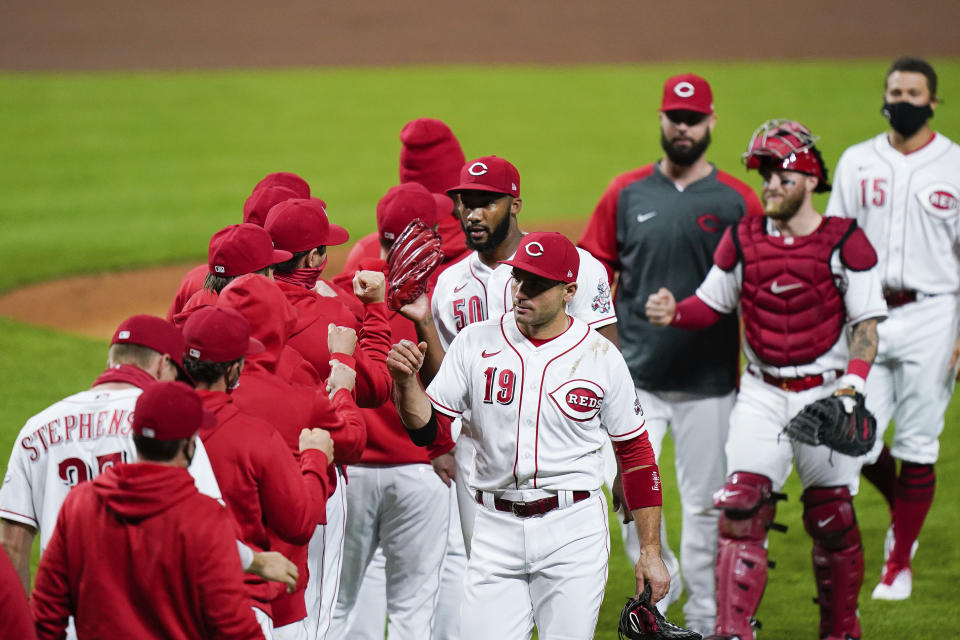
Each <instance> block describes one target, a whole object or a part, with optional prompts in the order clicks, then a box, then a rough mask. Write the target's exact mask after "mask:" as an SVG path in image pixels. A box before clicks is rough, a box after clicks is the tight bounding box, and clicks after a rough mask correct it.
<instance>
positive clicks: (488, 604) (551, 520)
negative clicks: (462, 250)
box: [387, 233, 670, 640]
mask: <svg viewBox="0 0 960 640" xmlns="http://www.w3.org/2000/svg"><path fill="white" fill-rule="evenodd" d="M478 235H479V234H478ZM468 237H469V238H470V239H471V240H472V241H475V240H476V239H477V236H476V235H474V236H468ZM504 264H505V265H507V266H508V267H512V274H513V275H512V278H513V282H514V283H513V285H512V286H511V306H512V308H513V311H510V312H507V313H504V314H502V315H501V316H499V317H498V318H494V319H491V320H489V321H482V322H476V323H473V324H471V325H470V326H468V327H465V328H464V329H463V330H462V331H461V332H460V333H459V334H458V335H457V336H456V338H455V339H454V340H453V342H452V343H451V345H450V349H449V351H448V353H447V354H446V356H445V357H444V359H443V364H442V365H441V367H440V371H439V372H438V373H437V375H436V376H435V377H434V379H433V381H432V382H431V383H430V385H429V386H428V387H427V390H426V392H424V390H423V389H422V387H421V386H420V382H419V380H418V379H417V376H416V372H417V370H418V369H419V367H420V365H421V363H422V361H423V352H424V351H425V350H426V348H427V345H426V343H420V344H419V345H417V344H415V343H413V342H410V341H407V340H405V341H403V342H401V343H399V344H397V345H394V347H393V348H392V349H391V352H390V357H389V358H388V360H387V365H388V367H390V372H391V375H393V377H394V403H395V404H396V405H397V408H398V409H399V411H400V417H401V419H402V420H403V423H404V425H405V426H406V427H407V429H409V430H410V433H411V438H412V439H413V441H414V442H416V443H418V444H421V445H423V444H427V443H430V442H432V441H433V440H434V439H435V437H436V432H437V417H436V412H438V411H439V412H441V413H443V414H445V415H447V416H449V417H458V416H462V417H463V429H464V431H465V432H466V433H468V435H469V437H470V439H471V441H473V442H474V443H475V453H476V456H475V460H474V462H473V463H472V464H471V465H470V467H469V469H468V476H469V477H468V479H467V484H468V486H469V488H470V492H471V495H470V497H471V499H472V500H474V501H475V502H476V503H477V504H478V507H477V513H476V523H475V528H474V536H473V538H472V541H471V554H470V559H469V561H468V563H467V571H466V577H465V581H464V585H465V591H464V600H463V606H462V609H461V611H462V614H461V621H460V633H461V637H462V638H464V639H468V640H469V639H472V638H528V637H529V636H530V633H531V630H532V629H533V627H534V626H536V627H537V628H538V630H539V633H540V635H541V636H542V637H544V638H551V637H564V638H592V637H593V632H594V628H595V626H596V621H597V614H598V612H599V608H600V603H601V600H602V599H603V591H604V587H605V582H606V575H607V545H608V544H609V533H608V531H607V507H606V500H605V499H604V497H603V493H602V491H601V489H600V486H601V484H602V482H603V477H602V468H603V459H602V455H601V452H600V449H601V447H602V446H603V443H604V441H605V440H606V439H607V438H611V439H613V440H614V442H615V443H616V447H617V451H618V455H619V457H620V459H621V462H622V464H623V468H624V473H623V484H624V494H625V497H626V501H627V503H628V505H629V508H630V509H631V510H632V511H633V514H634V516H635V519H636V523H637V524H636V526H637V527H638V532H639V534H640V539H641V541H642V544H643V550H642V552H641V558H640V562H639V563H638V564H637V566H636V576H637V589H638V592H639V591H642V590H643V588H644V586H645V584H646V583H647V582H649V583H650V585H651V587H652V590H653V597H654V599H655V600H659V599H660V598H662V597H663V595H664V594H665V593H666V592H667V589H668V588H669V580H670V579H669V574H668V573H667V570H666V568H665V567H664V565H663V561H662V560H661V559H660V549H659V546H660V544H659V539H660V536H659V527H660V506H659V505H660V503H661V496H660V480H659V475H658V471H657V467H656V463H655V462H654V460H653V450H652V449H651V448H650V445H649V442H648V441H647V437H646V429H645V427H644V423H643V410H642V408H641V406H640V402H639V400H637V399H636V395H635V393H634V390H633V388H632V385H631V384H630V382H629V374H628V370H627V365H626V363H625V362H624V360H623V357H622V356H621V355H620V354H619V352H618V351H617V349H616V347H615V346H614V345H613V344H612V343H611V342H610V341H608V340H607V339H605V338H603V337H602V336H601V335H599V334H598V333H597V332H595V331H591V329H590V326H589V325H588V324H587V323H585V322H583V321H581V320H579V319H577V318H575V317H573V316H569V315H567V312H566V309H567V308H568V305H569V304H570V303H571V302H572V301H573V298H574V295H575V294H576V291H577V279H578V278H577V276H578V269H579V265H580V254H579V252H578V250H577V249H576V248H575V247H574V246H573V244H572V243H571V242H570V241H569V240H567V239H566V238H565V237H563V236H562V235H561V234H559V233H531V234H529V235H527V236H525V237H524V238H523V240H522V241H521V242H520V244H519V246H518V248H517V251H516V253H515V255H514V256H513V258H512V259H510V260H506V261H504Z"/></svg>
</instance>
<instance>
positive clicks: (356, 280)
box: [353, 271, 387, 304]
mask: <svg viewBox="0 0 960 640" xmlns="http://www.w3.org/2000/svg"><path fill="white" fill-rule="evenodd" d="M353 292H354V293H355V294H356V296H357V297H358V298H359V299H360V302H363V303H364V304H367V303H370V302H383V301H384V299H385V298H386V295H387V277H386V276H384V275H383V272H382V271H357V273H356V274H354V276H353Z"/></svg>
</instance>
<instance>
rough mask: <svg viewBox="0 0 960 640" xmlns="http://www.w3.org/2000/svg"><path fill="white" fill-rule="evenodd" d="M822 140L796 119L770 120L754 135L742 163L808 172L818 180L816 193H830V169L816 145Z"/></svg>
mask: <svg viewBox="0 0 960 640" xmlns="http://www.w3.org/2000/svg"><path fill="white" fill-rule="evenodd" d="M819 139H820V138H819V136H815V135H813V134H812V133H810V130H809V129H807V128H806V127H805V126H804V125H802V124H801V123H799V122H797V121H796V120H767V121H766V122H764V123H763V124H762V125H760V127H759V128H757V130H756V131H754V132H753V136H752V137H751V138H750V144H748V145H747V151H746V152H745V153H744V154H743V161H744V164H746V165H747V169H760V168H762V167H770V168H773V169H784V170H787V171H799V172H800V173H806V174H808V175H811V176H814V177H816V178H818V179H819V182H818V184H817V188H816V189H815V191H817V192H822V191H829V190H830V184H829V183H828V182H827V167H826V165H825V164H824V163H823V158H822V157H821V156H820V151H819V150H818V149H817V148H816V147H815V146H814V144H815V143H816V142H817V140H819Z"/></svg>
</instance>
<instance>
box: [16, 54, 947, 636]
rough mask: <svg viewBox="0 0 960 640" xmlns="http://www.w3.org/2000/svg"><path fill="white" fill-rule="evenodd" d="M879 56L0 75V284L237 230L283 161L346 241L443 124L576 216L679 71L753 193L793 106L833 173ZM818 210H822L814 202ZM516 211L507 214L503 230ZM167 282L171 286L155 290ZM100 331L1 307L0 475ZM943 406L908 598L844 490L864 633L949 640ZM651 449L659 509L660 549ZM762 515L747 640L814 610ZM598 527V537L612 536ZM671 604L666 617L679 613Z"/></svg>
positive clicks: (644, 139)
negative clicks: (780, 123)
mask: <svg viewBox="0 0 960 640" xmlns="http://www.w3.org/2000/svg"><path fill="white" fill-rule="evenodd" d="M887 62H888V61H886V60H883V61H854V62H803V63H763V64H754V63H749V64H747V63H743V64H698V63H689V64H669V65H658V66H656V67H652V66H650V67H645V66H622V67H618V66H596V67H594V66H591V67H575V68H449V67H436V68H412V69H407V68H405V69H356V70H315V71H306V70H290V71H270V72H268V71H256V72H223V73H214V72H195V73H145V74H121V73H116V74H113V73H111V74H76V75H55V74H0V140H3V143H2V148H3V152H2V154H3V156H2V157H3V160H4V162H3V165H4V170H3V171H2V172H0V194H3V197H2V198H0V225H2V228H3V229H4V231H3V233H2V234H0V261H2V262H0V264H2V267H3V268H2V269H0V291H4V290H8V289H11V288H13V287H16V286H20V285H23V284H27V283H30V282H37V281H42V280H47V279H50V278H54V277H58V276H63V275H66V274H73V273H81V272H98V271H105V270H122V269H129V268H132V267H137V266H143V265H152V264H160V263H169V262H174V261H177V260H182V259H196V258H198V257H201V256H203V255H205V250H206V244H207V239H208V238H209V236H210V234H211V233H212V232H213V231H215V230H216V229H218V228H220V227H222V226H224V225H226V224H230V223H232V222H238V221H239V218H240V215H241V206H242V203H243V200H244V198H245V197H246V196H247V194H248V193H249V191H250V189H251V188H252V186H253V184H254V183H255V182H256V181H257V180H259V179H260V178H261V177H262V176H263V175H264V174H265V173H267V172H269V171H276V170H288V171H295V172H297V173H300V174H301V175H303V176H304V177H305V178H307V180H308V181H309V182H310V184H311V185H312V187H313V189H314V192H315V194H317V195H319V196H320V197H323V198H324V199H325V200H326V201H327V202H328V203H329V205H330V208H329V212H330V215H331V218H332V219H333V220H334V221H335V222H337V223H339V224H342V225H344V226H346V227H347V228H348V229H350V231H351V234H352V235H354V236H355V237H358V236H360V235H362V234H364V233H366V232H368V231H370V230H372V229H373V225H374V218H373V212H374V208H375V205H376V201H377V199H378V198H379V196H380V195H382V193H383V192H384V191H386V189H387V188H388V187H389V186H391V185H392V184H394V183H395V182H396V180H397V156H398V153H399V141H398V139H397V135H398V133H399V130H400V127H401V126H402V125H403V124H404V123H405V122H406V121H408V120H410V119H412V118H415V117H420V116H432V117H439V118H442V119H444V120H446V121H447V122H448V123H449V124H450V125H451V127H452V128H453V129H454V131H455V132H456V133H457V135H458V136H459V138H460V140H461V142H462V144H463V147H464V149H465V151H466V153H467V155H468V157H470V156H479V155H486V154H490V153H495V154H497V155H502V156H505V157H507V158H509V159H510V160H511V161H513V162H514V163H515V164H516V165H517V166H518V167H519V169H520V172H521V177H522V191H523V195H524V209H523V212H522V214H521V216H522V220H524V219H525V220H537V221H547V220H551V219H563V218H585V217H586V216H587V215H588V214H589V212H590V211H591V210H592V208H593V205H594V204H595V202H596V200H597V198H598V197H599V195H600V193H601V191H602V190H603V188H604V187H605V186H606V184H607V183H608V182H609V180H610V179H611V178H612V177H613V176H614V175H616V174H617V173H619V172H621V171H624V170H627V169H629V168H632V167H635V166H638V165H640V164H643V163H646V162H649V161H651V160H653V159H655V158H657V157H659V155H660V149H659V143H658V128H657V124H656V110H657V106H658V104H659V99H660V91H661V86H662V82H663V80H664V79H665V78H666V77H667V76H669V75H671V74H674V73H680V72H685V71H688V70H694V71H696V72H698V73H701V74H702V75H704V76H706V77H707V78H708V79H709V80H710V81H711V84H712V85H713V88H714V94H715V103H716V108H717V114H718V118H719V123H718V126H717V129H716V131H715V133H714V138H713V139H714V142H713V146H712V147H711V150H710V152H709V156H710V158H711V159H712V160H713V161H714V162H716V163H717V164H718V165H719V166H721V167H722V168H724V169H725V170H727V171H730V172H731V173H733V174H734V175H737V176H739V177H743V178H745V179H746V180H748V182H749V183H750V184H754V185H756V184H758V180H757V177H756V175H755V174H754V175H750V176H747V174H746V173H745V172H744V171H743V168H742V165H740V164H739V155H740V153H741V152H742V150H743V148H744V147H745V146H746V143H747V140H748V139H749V136H750V133H751V132H752V131H753V129H754V128H755V127H756V126H757V125H759V124H760V123H761V122H762V121H763V120H765V119H767V118H771V117H791V118H797V119H800V120H802V121H803V122H805V123H806V124H807V125H809V126H810V127H811V129H813V131H814V132H815V133H817V134H819V135H821V137H822V140H821V142H820V145H819V146H820V147H821V149H822V150H823V152H824V155H825V158H826V160H827V162H828V163H829V164H830V165H831V166H833V165H834V164H835V163H836V161H837V159H838V158H839V154H840V153H841V151H842V150H843V149H844V148H845V147H847V146H848V145H850V144H852V143H854V142H857V141H859V140H862V139H865V138H867V137H869V136H871V135H874V134H875V133H877V132H879V131H881V130H882V129H883V128H884V124H885V123H884V121H883V119H882V116H881V115H880V113H879V110H880V106H881V102H882V98H881V86H882V79H883V73H884V70H885V68H886V64H887ZM935 64H936V66H937V69H938V71H939V73H940V84H941V91H940V93H941V96H942V97H943V98H944V104H943V106H942V108H941V109H939V110H938V111H937V116H936V118H935V119H934V125H935V127H936V128H937V129H938V130H941V131H943V132H944V133H946V134H947V135H948V136H950V137H952V138H954V139H958V138H960V108H957V107H956V106H955V105H954V101H953V97H954V96H955V95H958V89H960V61H958V60H937V61H935ZM817 202H818V204H819V205H820V207H821V208H822V206H823V205H824V204H825V200H824V199H823V198H822V197H821V198H820V199H819V200H818V201H817ZM522 220H521V222H522ZM172 293H173V292H171V295H172ZM105 353H106V343H104V342H99V341H93V340H87V339H81V338H77V337H73V336H67V335H63V334H58V333H56V332H51V331H47V330H40V329H36V328H33V327H27V326H24V325H21V324H18V323H15V322H12V321H8V320H2V319H0V386H2V388H3V389H4V392H3V402H2V403H0V469H4V468H5V466H6V461H7V456H8V452H9V451H10V449H11V447H12V446H13V444H14V440H15V438H16V434H17V432H18V430H19V428H20V426H21V425H22V424H23V422H24V420H25V419H26V418H27V417H29V416H30V415H31V414H33V413H35V412H37V411H39V410H40V409H41V408H43V407H44V406H46V405H47V404H49V403H51V402H53V401H55V400H57V399H59V398H62V397H64V396H66V395H68V394H70V393H72V392H74V391H76V390H79V389H81V388H83V387H85V386H87V385H89V384H90V382H91V381H92V380H93V379H94V377H95V376H96V375H97V373H98V372H99V371H100V370H101V368H102V366H103V360H104V356H105ZM958 411H960V409H958V408H957V406H956V403H954V406H952V407H951V410H950V412H949V413H948V416H947V427H946V431H945V434H944V438H943V449H942V455H941V463H940V464H939V465H938V467H937V470H938V476H939V477H940V482H939V488H938V494H937V498H936V502H935V504H934V507H933V510H932V512H931V515H930V517H929V518H928V521H927V525H926V527H925V529H924V531H923V535H922V537H921V544H920V550H919V552H918V554H917V557H916V559H915V574H916V576H915V585H914V593H915V595H914V597H913V599H911V600H910V601H907V602H904V603H891V604H879V603H876V602H873V601H871V600H870V598H869V592H870V590H871V589H872V587H873V584H874V583H875V581H876V579H877V578H878V577H879V571H880V564H881V556H880V554H881V547H882V540H883V534H884V531H885V530H886V526H887V515H886V509H885V508H884V507H883V505H882V500H881V498H880V497H879V494H877V493H876V491H874V490H873V489H872V488H870V487H864V489H863V491H862V492H861V494H860V495H859V496H858V498H857V509H858V515H859V518H860V521H861V527H862V531H863V536H864V544H865V546H866V560H867V577H866V581H865V586H864V593H863V597H862V599H861V603H860V605H861V615H862V618H863V622H864V629H865V635H864V638H883V639H887V638H890V639H894V638H896V639H898V640H899V639H906V640H912V639H928V638H945V637H950V636H952V635H954V634H953V633H950V632H945V631H944V630H949V629H956V628H957V627H958V626H960V625H958V622H960V613H958V607H957V602H958V601H957V598H956V596H955V595H954V594H955V589H954V586H955V585H954V580H952V579H951V578H952V577H953V576H954V575H955V574H956V569H955V567H957V566H958V553H960V552H958V550H957V544H956V542H957V540H958V538H957V535H956V531H958V530H960V515H958V511H957V509H956V508H955V507H951V506H950V505H952V504H956V503H957V502H958V500H960V481H958V480H957V474H958V473H960V469H958V468H957V467H958V462H957V460H958V454H960V452H958V447H960V437H958V436H957V435H956V433H955V429H956V428H957V425H958V424H960V416H958V414H957V412H958ZM670 459H671V451H670V449H669V448H668V449H667V450H666V452H665V455H664V459H663V461H662V462H663V467H664V478H665V480H666V486H667V497H666V500H667V507H666V512H665V513H666V517H667V521H668V524H669V526H670V527H671V531H672V540H673V541H674V543H675V544H676V543H678V541H679V511H678V508H677V506H676V505H677V500H676V494H675V491H673V490H672V485H673V471H672V464H670V462H669V461H670ZM786 490H787V492H788V493H789V495H790V501H789V502H787V503H786V504H785V505H783V506H782V507H781V508H780V510H779V514H778V520H779V521H781V522H784V523H786V524H789V525H790V531H789V532H788V533H787V534H786V535H781V534H776V533H774V534H773V535H772V536H771V541H770V556H771V559H773V560H776V561H777V569H776V570H774V571H772V572H771V578H770V583H769V585H768V588H767V592H766V596H765V598H764V601H763V604H762V605H761V609H760V612H759V617H760V619H761V620H762V621H763V623H764V631H763V632H762V635H761V637H766V638H791V639H792V638H811V639H814V638H816V618H817V608H816V606H815V605H814V604H812V602H811V598H812V597H813V596H814V594H815V589H814V584H813V578H812V572H811V569H810V559H809V548H810V545H809V541H808V539H807V536H806V534H805V533H804V532H803V526H802V523H801V520H800V511H799V502H798V497H799V494H800V491H799V486H798V484H797V483H796V481H795V480H791V482H790V483H789V484H788V485H787V489H786ZM613 531H614V532H616V529H613ZM632 589H633V587H632V569H631V567H629V566H627V562H626V560H625V559H624V556H623V555H622V547H621V546H620V543H619V539H618V538H617V537H616V536H614V540H613V546H612V554H611V568H610V581H609V588H608V592H607V601H606V602H605V604H604V607H603V610H602V612H601V619H600V624H599V626H598V632H597V637H598V638H615V637H616V631H615V628H616V617H617V614H618V612H619V609H620V606H621V605H622V603H623V598H624V597H625V596H627V595H629V594H630V593H632ZM671 617H673V618H676V619H678V620H682V615H681V614H680V610H679V606H675V607H674V609H673V610H672V612H671Z"/></svg>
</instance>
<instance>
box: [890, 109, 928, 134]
mask: <svg viewBox="0 0 960 640" xmlns="http://www.w3.org/2000/svg"><path fill="white" fill-rule="evenodd" d="M881 112H882V113H883V116H884V117H885V118H886V119H887V120H888V121H889V122H890V126H891V127H893V130H894V131H896V132H897V133H899V134H900V135H902V136H904V137H906V138H909V137H910V136H912V135H913V134H915V133H916V132H917V131H919V130H920V127H922V126H923V125H924V123H925V122H926V121H927V120H929V119H930V118H932V117H933V107H931V106H930V105H929V104H925V105H923V106H922V107H918V106H917V105H915V104H911V103H909V102H887V103H885V104H884V105H883V109H882V111H881Z"/></svg>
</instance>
